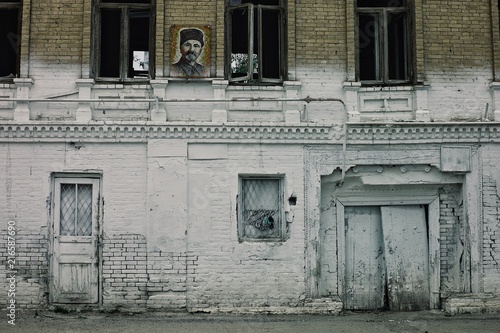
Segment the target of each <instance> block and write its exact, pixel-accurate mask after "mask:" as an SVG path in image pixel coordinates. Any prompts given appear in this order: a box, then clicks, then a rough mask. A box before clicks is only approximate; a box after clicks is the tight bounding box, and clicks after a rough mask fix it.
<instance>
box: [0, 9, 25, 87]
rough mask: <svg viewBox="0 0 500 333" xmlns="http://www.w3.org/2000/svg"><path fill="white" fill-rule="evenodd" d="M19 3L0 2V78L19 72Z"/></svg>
mask: <svg viewBox="0 0 500 333" xmlns="http://www.w3.org/2000/svg"><path fill="white" fill-rule="evenodd" d="M19 15H20V3H18V2H9V3H6V2H3V3H2V2H0V79H11V78H14V77H17V76H18V74H19V53H20V50H19V49H20V35H19V33H20V28H19V24H20V18H19Z"/></svg>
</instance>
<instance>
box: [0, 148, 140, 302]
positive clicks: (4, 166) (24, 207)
mask: <svg viewBox="0 0 500 333" xmlns="http://www.w3.org/2000/svg"><path fill="white" fill-rule="evenodd" d="M144 151H145V149H144V146H143V145H140V144H126V143H123V144H120V145H119V146H118V145H113V144H111V145H107V144H90V143H89V144H78V145H75V144H74V143H70V142H68V143H56V142H55V143H0V157H1V158H0V160H1V161H2V163H1V164H0V170H1V172H0V219H1V222H0V232H1V236H0V276H4V277H5V276H6V275H9V274H10V273H9V272H10V271H11V270H12V271H14V272H15V277H16V284H15V298H14V297H13V298H8V297H2V298H0V303H1V304H5V303H4V302H5V301H7V300H10V299H15V301H16V303H17V304H18V306H19V307H22V308H39V307H42V306H44V305H46V304H47V301H48V292H49V288H48V286H49V283H50V281H49V278H50V276H52V273H51V272H50V268H49V267H50V260H51V259H50V258H51V255H52V253H51V251H52V249H51V245H50V244H51V228H52V224H53V221H52V218H53V216H52V212H51V207H52V206H51V202H52V201H53V199H54V198H53V197H52V192H53V191H52V180H51V175H52V173H53V172H70V173H72V174H75V175H77V174H79V175H80V176H83V175H85V173H92V174H96V173H100V172H102V175H103V178H102V179H101V184H102V191H101V193H100V194H101V198H103V202H105V208H104V209H103V212H104V216H105V217H104V218H103V220H104V221H105V222H104V224H103V225H102V226H101V230H102V236H103V244H104V246H103V269H104V270H105V274H104V276H103V278H104V286H103V287H104V290H103V294H104V297H103V298H104V300H105V303H106V302H108V301H110V300H111V298H112V297H111V296H110V293H111V294H112V293H113V292H118V291H119V292H120V293H122V294H120V295H119V296H117V295H116V294H115V296H116V297H117V298H115V299H114V301H115V302H116V301H118V299H120V298H121V300H120V302H123V303H124V304H128V303H134V304H139V303H141V302H142V304H144V303H145V301H144V299H143V297H144V294H145V289H143V287H144V288H145V286H146V282H145V281H144V280H143V279H144V278H145V277H144V273H145V270H146V262H145V255H144V249H143V248H144V247H145V238H144V236H135V235H141V233H142V232H144V225H143V223H144V221H145V220H146V219H145V208H144V207H145V188H146V185H145V184H146V182H145V168H144V165H145V158H141V156H144V155H145V154H144ZM125 160H127V162H126V163H125ZM10 221H12V222H10ZM9 226H13V227H14V229H15V234H14V235H9V234H8V233H7V232H8V231H9V230H8V227H9ZM128 235H131V236H128ZM8 237H11V238H10V239H9V238H8ZM134 237H135V238H134ZM12 239H14V240H12ZM9 242H11V243H9ZM12 242H14V243H15V245H14V246H11V244H12ZM11 247H14V248H15V251H14V252H13V255H11V254H10V253H9V252H11V251H10V249H9V248H11ZM96 250H97V249H96ZM9 259H10V260H12V261H9ZM10 264H12V267H10ZM106 274H107V275H106ZM0 283H1V284H0V287H1V288H2V290H8V287H9V286H10V283H8V282H7V280H6V279H2V281H0ZM141 284H143V285H141ZM4 287H5V288H7V289H4ZM138 296H139V298H137V297H138ZM136 301H137V302H136Z"/></svg>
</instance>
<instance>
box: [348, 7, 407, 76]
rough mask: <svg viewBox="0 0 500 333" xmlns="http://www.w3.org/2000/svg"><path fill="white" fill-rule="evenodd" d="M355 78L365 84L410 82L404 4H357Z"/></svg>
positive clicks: (405, 9)
mask: <svg viewBox="0 0 500 333" xmlns="http://www.w3.org/2000/svg"><path fill="white" fill-rule="evenodd" d="M357 5H358V7H357V51H358V53H357V54H358V59H357V77H358V79H359V80H360V81H363V83H366V84H397V83H405V82H409V81H410V79H411V78H410V74H411V71H410V66H411V62H410V55H411V49H410V45H411V43H410V31H409V29H410V28H409V27H410V21H409V19H408V15H409V11H408V8H407V7H406V6H407V2H406V1H404V0H374V1H368V0H358V1H357Z"/></svg>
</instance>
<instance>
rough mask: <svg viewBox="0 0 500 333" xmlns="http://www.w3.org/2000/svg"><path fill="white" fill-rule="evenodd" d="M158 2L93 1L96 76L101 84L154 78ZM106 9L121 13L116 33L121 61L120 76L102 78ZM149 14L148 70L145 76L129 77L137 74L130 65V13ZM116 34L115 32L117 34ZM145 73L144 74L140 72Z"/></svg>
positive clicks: (119, 59)
mask: <svg viewBox="0 0 500 333" xmlns="http://www.w3.org/2000/svg"><path fill="white" fill-rule="evenodd" d="M154 8H155V1H154V0H136V1H134V0H95V2H94V12H95V15H94V30H93V34H94V48H93V59H94V66H93V69H94V73H93V77H94V78H95V79H96V80H98V81H108V82H123V83H127V82H130V83H134V82H144V81H149V80H151V79H153V78H154V72H155V71H154V67H155V66H154V56H155V51H154V47H155V37H154V36H155V15H154ZM103 9H104V10H119V11H120V30H119V31H118V32H117V33H119V36H120V42H119V44H120V51H119V56H118V59H117V61H119V69H118V76H103V75H101V66H102V62H103V61H102V54H101V52H102V40H101V39H102V34H103V31H102V29H103V27H102V25H101V17H102V12H103ZM140 10H143V11H148V12H149V31H148V33H149V36H147V39H148V48H149V50H148V61H149V63H148V70H147V71H144V72H145V76H144V77H142V76H141V77H129V72H130V71H134V69H133V63H132V64H129V63H130V62H131V59H130V55H129V51H130V30H129V26H130V15H129V13H130V11H140ZM115 33H116V32H115ZM141 72H142V71H141Z"/></svg>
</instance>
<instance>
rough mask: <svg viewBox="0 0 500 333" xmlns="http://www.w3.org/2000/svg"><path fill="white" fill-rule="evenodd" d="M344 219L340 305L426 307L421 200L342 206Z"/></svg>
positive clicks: (424, 223) (424, 228) (424, 222)
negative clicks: (382, 204)
mask: <svg viewBox="0 0 500 333" xmlns="http://www.w3.org/2000/svg"><path fill="white" fill-rule="evenodd" d="M344 219H345V229H344V230H345V259H344V262H345V271H344V272H345V276H344V283H343V286H344V288H343V290H344V295H343V296H344V306H345V308H346V309H365V310H373V309H384V308H385V309H390V310H395V311H410V310H423V309H428V308H429V304H430V288H429V247H428V227H427V213H426V209H425V206H423V205H403V206H352V207H348V206H346V207H345V209H344Z"/></svg>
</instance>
